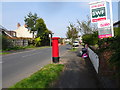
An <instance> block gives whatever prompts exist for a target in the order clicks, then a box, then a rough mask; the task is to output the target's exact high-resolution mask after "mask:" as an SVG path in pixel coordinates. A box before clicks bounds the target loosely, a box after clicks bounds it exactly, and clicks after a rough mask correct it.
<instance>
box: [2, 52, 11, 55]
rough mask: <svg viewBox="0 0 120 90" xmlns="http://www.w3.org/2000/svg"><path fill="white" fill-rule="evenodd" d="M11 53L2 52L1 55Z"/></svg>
mask: <svg viewBox="0 0 120 90" xmlns="http://www.w3.org/2000/svg"><path fill="white" fill-rule="evenodd" d="M4 54H10V53H9V52H0V55H4Z"/></svg>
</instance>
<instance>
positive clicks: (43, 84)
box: [10, 64, 64, 88]
mask: <svg viewBox="0 0 120 90" xmlns="http://www.w3.org/2000/svg"><path fill="white" fill-rule="evenodd" d="M63 67H64V65H63V64H48V65H46V66H44V67H43V68H42V69H41V70H39V71H37V72H36V73H34V74H33V75H31V76H30V77H28V78H25V79H23V80H21V81H20V82H18V83H16V84H15V85H13V86H11V87H10V88H51V86H50V84H51V83H52V82H53V81H55V80H57V79H58V77H59V74H60V72H61V71H62V70H63Z"/></svg>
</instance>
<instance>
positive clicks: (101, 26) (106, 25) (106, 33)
mask: <svg viewBox="0 0 120 90" xmlns="http://www.w3.org/2000/svg"><path fill="white" fill-rule="evenodd" d="M98 33H99V36H98V37H99V38H108V37H112V32H111V27H110V20H105V21H100V22H98Z"/></svg>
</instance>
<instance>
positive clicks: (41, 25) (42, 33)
mask: <svg viewBox="0 0 120 90" xmlns="http://www.w3.org/2000/svg"><path fill="white" fill-rule="evenodd" d="M35 27H36V30H37V36H36V37H37V38H38V37H39V38H40V39H41V45H42V46H44V45H49V33H50V31H49V30H48V29H47V27H46V24H45V22H44V20H43V19H42V18H39V19H38V20H37V21H36V25H35Z"/></svg>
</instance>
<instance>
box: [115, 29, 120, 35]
mask: <svg viewBox="0 0 120 90" xmlns="http://www.w3.org/2000/svg"><path fill="white" fill-rule="evenodd" d="M114 32H115V36H120V27H116V28H114Z"/></svg>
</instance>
